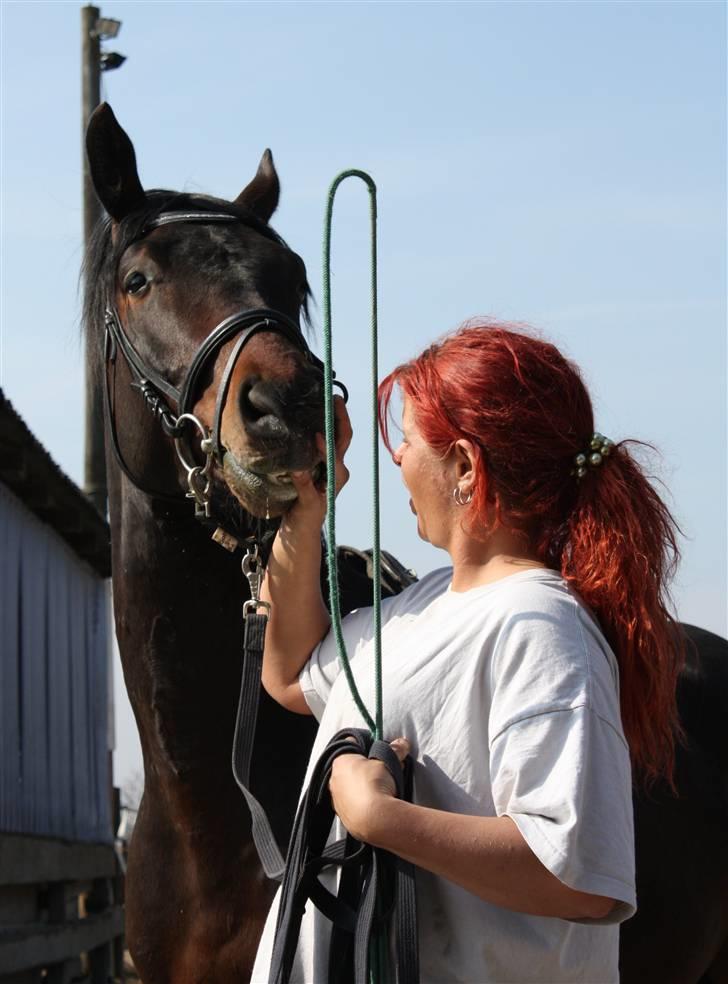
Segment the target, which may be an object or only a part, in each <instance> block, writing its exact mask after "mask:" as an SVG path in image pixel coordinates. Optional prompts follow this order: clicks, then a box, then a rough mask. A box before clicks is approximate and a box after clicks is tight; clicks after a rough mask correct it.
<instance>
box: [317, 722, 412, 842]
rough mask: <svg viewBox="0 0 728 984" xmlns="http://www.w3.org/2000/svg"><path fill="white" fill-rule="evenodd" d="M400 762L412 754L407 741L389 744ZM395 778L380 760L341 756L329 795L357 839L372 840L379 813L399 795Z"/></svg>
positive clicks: (402, 739) (345, 824) (333, 773)
mask: <svg viewBox="0 0 728 984" xmlns="http://www.w3.org/2000/svg"><path fill="white" fill-rule="evenodd" d="M390 745H391V747H392V749H393V750H394V751H395V753H396V755H397V758H398V759H399V761H400V762H404V760H405V758H406V757H407V755H408V754H409V750H410V744H409V742H408V741H407V739H406V738H396V739H395V740H394V741H392V742H390ZM396 791H397V790H396V787H395V785H394V779H393V778H392V776H391V774H390V772H389V769H388V768H387V767H386V765H384V763H383V762H379V761H377V759H368V758H364V756H363V755H355V754H352V755H339V757H338V758H336V759H335V760H334V765H333V768H332V770H331V781H330V782H329V792H330V793H331V799H332V801H333V804H334V809H335V810H336V813H337V815H338V817H339V819H340V820H341V822H342V823H343V824H344V826H345V827H346V829H347V830H348V831H349V833H350V834H351V835H352V837H355V838H356V839H357V840H360V841H364V842H365V843H366V842H367V840H368V839H369V834H370V831H372V830H373V829H374V825H375V824H376V819H377V814H378V813H379V811H381V810H386V809H387V805H388V803H389V801H391V800H392V798H394V796H395V794H396Z"/></svg>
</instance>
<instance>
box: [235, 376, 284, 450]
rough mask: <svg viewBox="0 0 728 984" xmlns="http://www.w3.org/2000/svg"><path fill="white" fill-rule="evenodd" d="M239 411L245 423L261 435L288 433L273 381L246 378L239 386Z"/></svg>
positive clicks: (277, 435) (275, 435) (274, 435)
mask: <svg viewBox="0 0 728 984" xmlns="http://www.w3.org/2000/svg"><path fill="white" fill-rule="evenodd" d="M238 402H239V405H240V413H241V415H242V418H243V420H244V421H245V423H246V424H247V425H248V426H249V427H250V426H252V427H254V428H255V430H256V431H257V432H260V433H261V436H265V437H281V436H283V435H285V434H287V433H288V427H287V426H286V424H285V423H284V420H283V412H284V411H283V405H282V403H281V400H280V397H279V395H278V392H277V390H276V387H275V385H274V384H273V383H267V382H266V381H265V380H262V379H255V378H252V379H247V380H246V381H245V382H244V383H243V385H242V386H241V387H240V394H239V401H238Z"/></svg>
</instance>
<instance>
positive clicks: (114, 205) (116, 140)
mask: <svg viewBox="0 0 728 984" xmlns="http://www.w3.org/2000/svg"><path fill="white" fill-rule="evenodd" d="M86 152H87V154H88V161H89V165H90V168H91V180H92V181H93V184H94V188H95V189H96V194H97V195H98V196H99V200H100V201H101V204H102V205H103V206H104V208H105V209H106V211H107V212H108V213H109V215H110V216H111V218H112V219H116V221H117V222H120V221H121V219H123V218H124V216H126V215H128V214H129V213H130V212H133V211H134V209H137V208H140V207H141V206H142V205H143V204H144V201H145V195H144V189H143V188H142V185H141V182H140V180H139V175H138V174H137V166H136V156H135V154H134V146H133V144H132V142H131V140H130V139H129V137H128V136H127V135H126V133H125V132H124V130H123V129H122V128H121V127H120V126H119V124H118V122H117V119H116V117H115V116H114V114H113V112H112V109H111V106H109V105H108V103H101V105H100V106H97V107H96V109H95V110H94V111H93V113H92V114H91V118H90V120H89V124H88V128H87V130H86Z"/></svg>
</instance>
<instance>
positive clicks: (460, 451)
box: [452, 437, 480, 488]
mask: <svg viewBox="0 0 728 984" xmlns="http://www.w3.org/2000/svg"><path fill="white" fill-rule="evenodd" d="M452 453H453V456H454V458H453V465H454V468H455V475H454V477H455V479H456V481H457V482H458V483H459V484H460V485H461V486H464V487H465V488H469V487H470V486H472V485H474V484H475V479H476V475H477V468H478V461H479V459H480V455H479V454H478V452H477V450H476V448H475V445H474V444H473V442H472V441H468V440H467V439H466V438H464V437H461V438H460V439H459V440H457V441H456V442H455V444H454V445H453V449H452Z"/></svg>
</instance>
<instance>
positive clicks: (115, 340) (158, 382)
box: [104, 211, 348, 501]
mask: <svg viewBox="0 0 728 984" xmlns="http://www.w3.org/2000/svg"><path fill="white" fill-rule="evenodd" d="M241 221H242V219H240V218H239V217H238V216H236V215H230V214H226V213H218V212H174V211H172V212H163V213H161V214H160V215H158V216H156V217H155V218H154V219H152V220H151V221H150V222H149V223H148V224H147V225H146V226H145V227H144V229H143V230H142V232H141V234H140V236H139V237H138V238H139V239H141V238H144V236H146V235H147V234H148V233H149V232H151V231H152V230H153V229H157V228H159V227H160V226H166V225H171V224H173V223H177V222H201V223H205V224H209V223H228V222H241ZM105 329H106V341H105V351H104V360H105V367H106V368H105V376H106V412H107V415H108V420H109V430H110V433H111V442H112V446H113V449H114V454H115V456H116V459H117V461H118V463H119V466H120V467H121V469H122V471H123V472H124V474H125V475H126V476H127V478H129V480H130V481H131V482H132V484H133V485H134V486H135V487H136V488H138V489H140V490H141V491H143V492H146V493H147V494H148V495H152V496H154V497H155V498H163V499H173V500H175V501H176V500H178V499H179V496H178V495H170V494H169V493H166V492H161V491H157V490H152V489H149V488H145V487H144V486H142V484H141V483H140V482H139V480H138V479H137V478H136V477H135V476H134V475H133V474H132V472H131V470H130V468H129V467H128V465H127V464H126V462H125V461H124V458H123V455H122V453H121V448H120V446H119V440H118V435H117V430H116V419H115V408H114V406H113V404H112V400H111V392H110V389H111V387H110V380H109V365H110V364H111V365H113V364H114V362H115V360H116V355H117V352H118V351H119V350H120V351H121V352H122V354H123V356H124V359H125V361H126V363H127V365H128V367H129V371H130V373H131V375H132V383H131V385H132V387H133V388H134V389H138V390H139V392H140V393H141V395H142V396H143V398H144V400H145V402H146V405H147V407H148V408H149V410H150V411H151V412H152V413H153V414H154V416H155V417H156V418H157V419H158V420H159V422H160V424H161V426H162V429H163V430H164V433H165V434H166V435H167V436H168V437H171V438H174V439H175V440H180V439H183V438H184V436H185V433H186V431H187V430H188V427H187V424H188V418H187V417H186V416H185V415H187V414H190V413H191V411H192V407H193V406H194V402H195V399H196V397H197V394H198V390H199V385H200V379H201V377H202V375H203V373H204V371H205V368H206V367H207V364H208V362H209V361H210V359H211V358H214V357H215V356H216V354H217V352H218V351H219V350H220V349H221V348H222V346H223V345H224V344H225V343H226V342H227V341H229V340H230V339H231V338H234V337H235V336H236V335H238V336H239V338H238V341H237V343H236V345H235V346H234V348H233V351H232V353H231V355H230V358H229V359H228V362H227V365H226V367H225V371H224V373H223V378H222V380H221V383H220V388H219V390H218V395H217V400H216V405H215V414H214V417H213V423H212V429H211V434H210V441H211V444H210V448H209V450H210V451H211V452H212V454H213V455H214V457H215V458H216V460H217V461H218V462H219V463H221V462H222V458H223V453H224V448H223V446H222V444H221V441H220V427H221V420H222V412H223V409H224V406H225V399H226V396H227V391H228V389H229V386H230V379H231V377H232V373H233V370H234V369H235V364H236V362H237V359H238V356H239V355H240V352H241V351H242V349H243V347H244V346H245V345H246V344H247V343H248V342H249V341H250V340H251V338H253V336H255V335H257V334H260V333H261V332H264V331H269V332H275V333H276V334H278V335H282V336H283V337H284V338H286V339H287V340H288V341H289V342H291V344H292V345H293V346H294V347H295V348H297V349H298V351H299V352H301V353H302V354H303V356H304V357H305V359H306V361H307V362H308V363H309V364H310V365H311V366H313V367H314V368H315V369H318V370H319V371H320V372H321V373H322V374H323V362H321V360H320V359H319V358H318V357H317V356H315V355H314V354H313V352H312V351H311V349H310V348H309V346H308V344H307V342H306V339H305V338H304V337H303V335H302V333H301V330H300V328H299V326H298V325H297V324H296V322H295V321H294V320H293V319H292V318H290V317H289V316H288V315H287V314H284V313H283V312H282V311H276V310H274V309H272V308H252V309H248V310H243V311H238V312H236V313H235V314H232V315H230V316H229V317H227V318H225V319H224V320H223V321H221V322H220V324H218V325H217V326H216V327H215V328H213V330H212V331H211V332H210V334H209V335H208V336H207V337H206V338H205V339H204V341H203V342H202V343H201V344H200V345H199V347H198V349H197V351H196V352H195V355H194V357H193V359H192V362H191V363H190V366H189V369H188V370H187V373H186V375H185V378H184V380H183V382H182V386H181V387H180V388H179V389H178V388H177V387H176V386H173V385H172V383H170V382H169V380H167V379H165V378H164V377H163V376H162V375H161V374H160V373H158V372H157V371H156V370H155V369H153V368H152V367H151V366H149V365H148V364H147V363H146V362H145V361H144V359H143V358H142V357H141V356H140V355H139V353H138V352H137V350H136V349H135V348H134V345H133V344H132V343H131V341H130V340H129V337H128V336H127V334H126V332H125V331H124V327H123V325H122V322H121V318H120V317H119V313H118V311H117V310H116V307H115V306H114V305H113V303H109V305H108V307H107V309H106V316H105ZM337 385H339V386H340V387H341V388H342V391H343V392H344V395H345V397H346V396H347V395H348V394H347V393H346V388H345V387H344V385H343V383H337ZM170 404H173V405H174V409H173V406H172V405H170ZM180 418H183V419H180Z"/></svg>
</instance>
